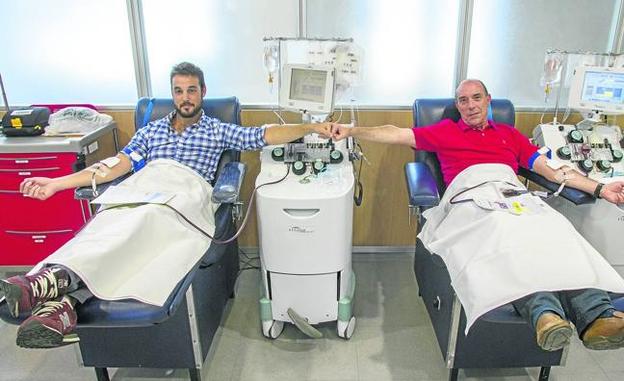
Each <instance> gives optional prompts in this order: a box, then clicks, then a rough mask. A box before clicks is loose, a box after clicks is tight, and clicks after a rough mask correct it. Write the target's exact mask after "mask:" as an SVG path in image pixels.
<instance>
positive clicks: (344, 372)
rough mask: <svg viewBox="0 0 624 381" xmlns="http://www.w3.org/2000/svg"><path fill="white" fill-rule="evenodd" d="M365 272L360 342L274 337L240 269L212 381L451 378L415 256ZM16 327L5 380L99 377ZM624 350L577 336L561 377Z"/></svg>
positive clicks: (362, 268) (122, 375)
mask: <svg viewBox="0 0 624 381" xmlns="http://www.w3.org/2000/svg"><path fill="white" fill-rule="evenodd" d="M353 261H354V270H355V273H356V276H357V288H356V304H355V315H356V317H357V326H356V330H355V333H354V335H353V337H352V339H351V340H349V341H344V340H342V339H340V338H338V337H337V336H336V332H335V330H336V328H335V324H324V325H321V326H320V330H321V331H322V332H323V334H324V338H323V339H319V340H314V339H309V338H307V337H306V336H304V335H303V334H302V333H300V332H299V331H297V330H296V328H295V327H293V326H287V327H286V328H285V329H284V332H283V333H282V335H281V336H280V337H279V338H278V339H277V340H274V341H270V340H267V339H265V338H264V337H263V336H262V334H261V333H260V330H259V318H258V307H257V297H258V282H259V274H258V272H257V271H255V270H248V271H244V272H243V273H242V274H241V276H240V277H239V282H238V286H237V297H236V299H234V300H232V301H230V304H229V305H228V310H227V311H226V316H225V318H224V320H223V322H222V324H221V327H220V329H219V331H218V332H217V335H216V337H215V340H214V342H213V345H212V347H211V352H210V353H209V355H208V359H207V361H206V368H204V371H203V376H204V379H207V380H211V381H213V380H214V381H229V380H232V381H237V380H245V381H255V380H274V381H286V380H288V381H292V380H316V381H321V380H323V381H325V380H327V381H328V380H344V381H348V380H362V381H373V380H374V381H383V380H392V381H403V380H405V381H407V380H446V379H447V377H448V375H447V371H446V369H445V368H444V363H443V361H442V355H441V354H440V351H439V349H438V347H437V344H436V340H435V336H434V333H433V329H432V327H431V323H430V322H429V317H428V316H427V315H426V312H425V309H424V306H423V304H422V302H421V300H420V298H419V297H418V293H417V289H416V281H415V279H414V275H413V271H412V256H411V255H408V254H358V255H354V257H353ZM15 331H16V328H15V327H14V326H9V325H7V324H5V323H2V322H0V353H1V354H2V355H1V356H0V380H3V381H4V380H6V381H19V380H24V381H26V380H28V381H39V380H41V381H43V380H45V381H48V380H59V381H60V380H63V381H66V380H67V381H74V380H75V381H78V380H81V381H82V380H95V374H94V372H93V370H92V369H89V368H86V369H85V368H81V367H79V366H78V365H77V363H78V362H77V359H76V355H75V351H74V349H73V348H72V347H64V348H59V349H53V350H23V349H20V348H17V347H16V346H15V344H14V340H15ZM538 373H539V369H537V368H535V369H533V368H532V369H489V370H484V369H475V370H467V371H465V372H464V371H460V373H459V378H460V380H492V381H493V380H514V381H516V380H517V381H524V380H536V379H537V376H538ZM111 375H112V379H113V380H114V381H130V380H134V381H155V380H187V379H188V376H187V373H186V371H184V370H175V371H166V370H159V369H118V370H114V369H112V370H111ZM623 379H624V349H622V350H618V351H607V352H595V351H588V350H586V349H585V348H584V347H583V346H582V344H581V343H580V341H579V340H574V341H573V343H572V345H571V347H570V350H569V353H568V361H567V364H566V366H565V367H555V368H553V370H552V373H551V380H554V381H559V380H565V381H567V380H579V381H580V380H583V381H586V380H597V381H616V380H617V381H620V380H623Z"/></svg>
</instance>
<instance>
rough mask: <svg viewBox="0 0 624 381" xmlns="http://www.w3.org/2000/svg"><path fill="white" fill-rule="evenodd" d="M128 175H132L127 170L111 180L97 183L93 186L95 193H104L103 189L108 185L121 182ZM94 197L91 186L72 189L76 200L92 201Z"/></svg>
mask: <svg viewBox="0 0 624 381" xmlns="http://www.w3.org/2000/svg"><path fill="white" fill-rule="evenodd" d="M130 176H132V172H128V173H126V174H125V175H123V176H119V177H118V178H116V179H115V180H113V181H109V182H107V183H101V184H98V185H97V186H96V187H95V189H96V191H97V194H98V195H100V194H102V193H104V191H105V190H106V189H108V187H110V186H111V185H117V184H119V183H121V182H122V181H124V180H125V179H127V178H128V177H130ZM96 197H97V196H96V195H95V194H93V188H91V186H86V187H80V188H76V190H75V191H74V198H75V199H76V200H87V201H93V200H94V199H95V198H96Z"/></svg>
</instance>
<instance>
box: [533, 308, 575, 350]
mask: <svg viewBox="0 0 624 381" xmlns="http://www.w3.org/2000/svg"><path fill="white" fill-rule="evenodd" d="M535 332H536V334H537V345H539V346H540V348H542V349H543V350H545V351H550V352H553V351H558V350H560V349H561V348H563V347H565V346H566V345H568V344H569V343H570V337H571V336H572V334H573V333H574V329H573V328H572V324H570V322H569V321H567V320H565V319H563V318H562V317H561V316H559V315H557V314H555V313H552V312H544V313H543V314H541V315H540V317H539V319H537V324H536V326H535Z"/></svg>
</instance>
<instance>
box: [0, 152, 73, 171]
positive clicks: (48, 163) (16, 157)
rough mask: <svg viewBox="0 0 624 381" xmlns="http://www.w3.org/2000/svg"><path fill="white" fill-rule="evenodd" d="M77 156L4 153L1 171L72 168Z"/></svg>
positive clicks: (66, 154)
mask: <svg viewBox="0 0 624 381" xmlns="http://www.w3.org/2000/svg"><path fill="white" fill-rule="evenodd" d="M76 160H77V155H76V154H75V153H72V152H64V153H3V154H0V169H24V168H46V167H61V168H70V169H71V168H72V166H73V165H74V163H75V162H76Z"/></svg>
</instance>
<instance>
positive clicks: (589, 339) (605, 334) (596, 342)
mask: <svg viewBox="0 0 624 381" xmlns="http://www.w3.org/2000/svg"><path fill="white" fill-rule="evenodd" d="M582 340H583V345H584V346H585V347H586V348H589V349H595V350H608V349H618V348H623V347H624V313H622V312H620V311H616V312H614V313H613V316H612V317H604V318H598V319H596V320H594V321H593V323H591V324H590V325H589V327H588V328H587V329H586V330H585V332H584V333H583V337H582Z"/></svg>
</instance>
